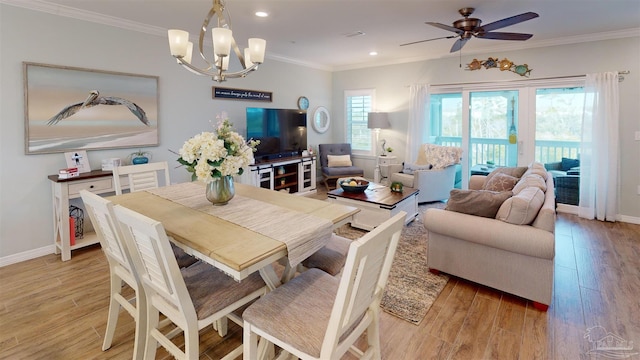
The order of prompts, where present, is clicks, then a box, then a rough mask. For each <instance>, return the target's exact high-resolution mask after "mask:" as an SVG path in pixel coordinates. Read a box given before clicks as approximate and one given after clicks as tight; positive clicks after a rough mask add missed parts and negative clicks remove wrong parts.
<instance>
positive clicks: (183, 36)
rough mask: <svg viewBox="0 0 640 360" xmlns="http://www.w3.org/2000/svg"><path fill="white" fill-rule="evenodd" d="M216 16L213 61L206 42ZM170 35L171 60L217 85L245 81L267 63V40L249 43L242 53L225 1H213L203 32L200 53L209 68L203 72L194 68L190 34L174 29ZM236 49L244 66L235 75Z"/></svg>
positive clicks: (213, 34) (199, 43)
mask: <svg viewBox="0 0 640 360" xmlns="http://www.w3.org/2000/svg"><path fill="white" fill-rule="evenodd" d="M214 15H215V16H216V17H217V21H218V26H217V27H214V28H212V29H211V37H212V39H213V58H212V59H211V58H207V57H206V56H205V55H204V52H203V40H204V36H205V34H206V33H207V29H208V27H209V23H210V22H211V19H212V18H213V17H214ZM168 33H169V47H170V49H171V56H173V57H175V58H176V59H177V61H178V64H180V65H182V66H184V68H185V69H187V70H189V71H191V72H192V73H194V74H196V75H202V76H209V77H211V79H213V80H214V81H217V82H223V81H225V80H226V79H227V78H239V77H245V76H247V74H248V73H250V72H251V71H254V70H256V69H258V65H259V64H262V62H263V61H264V51H265V47H266V44H267V42H266V41H265V40H264V39H258V38H251V39H249V41H248V43H249V46H248V47H247V48H245V49H244V54H243V53H242V52H240V49H239V48H238V45H237V44H236V42H235V40H234V39H233V36H232V32H231V17H230V15H229V12H228V11H226V12H225V9H224V2H223V1H222V0H214V1H213V7H212V8H211V10H209V13H208V14H207V17H206V18H205V19H204V22H203V23H202V27H201V29H200V38H199V41H198V49H199V51H200V56H201V57H202V59H203V60H204V61H205V63H206V64H207V67H205V68H202V69H201V68H198V67H196V66H194V65H192V64H191V55H192V53H193V43H192V42H191V41H189V32H187V31H184V30H177V29H171V30H169V32H168ZM232 48H233V51H234V52H235V54H236V56H237V57H238V60H240V64H241V65H242V70H239V71H235V72H229V71H228V70H229V57H230V55H231V54H230V53H231V49H232Z"/></svg>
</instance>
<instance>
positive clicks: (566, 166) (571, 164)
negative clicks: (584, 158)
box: [560, 158, 580, 171]
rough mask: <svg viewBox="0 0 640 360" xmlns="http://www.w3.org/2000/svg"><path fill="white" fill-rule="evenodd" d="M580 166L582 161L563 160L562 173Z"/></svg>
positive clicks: (561, 164)
mask: <svg viewBox="0 0 640 360" xmlns="http://www.w3.org/2000/svg"><path fill="white" fill-rule="evenodd" d="M578 166H580V160H578V159H569V158H562V162H561V163H560V169H561V170H562V171H569V170H571V168H574V167H578Z"/></svg>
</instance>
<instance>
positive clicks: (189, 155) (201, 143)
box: [178, 113, 260, 183]
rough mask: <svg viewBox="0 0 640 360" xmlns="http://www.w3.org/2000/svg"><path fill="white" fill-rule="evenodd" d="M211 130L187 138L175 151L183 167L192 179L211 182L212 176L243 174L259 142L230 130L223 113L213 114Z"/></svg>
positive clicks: (251, 160)
mask: <svg viewBox="0 0 640 360" xmlns="http://www.w3.org/2000/svg"><path fill="white" fill-rule="evenodd" d="M216 120H217V126H216V130H215V131H214V132H202V133H200V134H198V135H196V136H194V137H192V138H191V139H189V140H187V141H186V142H185V143H184V145H182V148H181V149H180V151H179V152H178V154H179V155H180V158H178V162H179V163H180V164H182V165H184V166H186V168H187V171H189V172H191V173H192V174H193V175H192V177H193V179H194V180H195V179H198V180H200V181H204V182H205V183H208V182H211V181H212V180H213V179H214V178H220V177H223V176H228V175H231V176H233V175H242V173H243V172H244V168H245V167H246V166H248V165H249V164H251V163H253V152H254V151H255V149H256V146H258V144H259V143H260V141H257V140H253V139H251V140H249V141H245V139H244V138H243V137H242V136H241V135H240V134H238V133H237V132H235V131H233V128H232V124H231V123H230V122H229V119H228V118H227V114H226V113H222V114H219V115H217V116H216Z"/></svg>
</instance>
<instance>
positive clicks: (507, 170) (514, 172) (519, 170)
mask: <svg viewBox="0 0 640 360" xmlns="http://www.w3.org/2000/svg"><path fill="white" fill-rule="evenodd" d="M528 169H529V168H528V167H526V166H517V167H516V166H507V167H499V168H496V169H495V170H493V171H492V172H491V173H489V175H487V178H486V180H485V183H487V182H489V181H491V178H492V177H494V176H496V175H498V174H506V175H509V176H513V177H516V178H518V179H519V178H521V177H522V174H524V173H525V171H527V170H528Z"/></svg>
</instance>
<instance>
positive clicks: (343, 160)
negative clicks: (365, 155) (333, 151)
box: [327, 155, 353, 167]
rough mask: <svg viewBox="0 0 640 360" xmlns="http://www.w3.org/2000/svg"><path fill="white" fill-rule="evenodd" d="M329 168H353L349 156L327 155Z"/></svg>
mask: <svg viewBox="0 0 640 360" xmlns="http://www.w3.org/2000/svg"><path fill="white" fill-rule="evenodd" d="M327 160H328V164H327V165H328V166H329V167H340V166H353V164H352V163H351V156H350V155H327Z"/></svg>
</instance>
